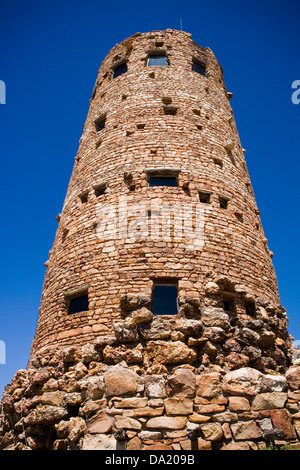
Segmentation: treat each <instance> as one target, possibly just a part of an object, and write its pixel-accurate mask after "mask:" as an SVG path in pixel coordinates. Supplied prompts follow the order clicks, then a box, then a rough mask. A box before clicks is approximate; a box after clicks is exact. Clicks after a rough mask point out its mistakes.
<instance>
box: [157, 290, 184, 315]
mask: <svg viewBox="0 0 300 470" xmlns="http://www.w3.org/2000/svg"><path fill="white" fill-rule="evenodd" d="M152 313H153V315H177V313H178V304H177V285H176V284H160V283H159V284H154V287H153V296H152Z"/></svg>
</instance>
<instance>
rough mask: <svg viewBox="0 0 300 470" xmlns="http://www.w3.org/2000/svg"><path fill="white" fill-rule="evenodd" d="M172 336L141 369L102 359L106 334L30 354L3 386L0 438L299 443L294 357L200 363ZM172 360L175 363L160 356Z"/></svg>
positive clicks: (25, 441)
mask: <svg viewBox="0 0 300 470" xmlns="http://www.w3.org/2000/svg"><path fill="white" fill-rule="evenodd" d="M152 343H156V346H157V347H161V346H162V345H163V344H164V342H163V341H156V342H154V341H153V342H152ZM178 343H179V342H178V341H177V342H174V343H173V344H172V343H170V344H172V346H173V348H174V349H173V350H172V353H173V354H174V352H175V350H176V351H177V352H178V355H177V356H176V355H173V360H172V361H165V360H164V361H162V360H158V362H155V363H154V365H153V366H152V367H151V368H148V370H147V371H145V370H144V369H143V368H142V367H141V366H140V365H138V364H132V365H130V362H131V360H129V356H127V357H126V359H127V363H129V364H127V363H126V362H125V361H122V362H120V363H118V364H115V365H114V364H109V362H111V361H110V360H109V359H108V358H109V357H110V353H111V347H112V346H111V345H112V344H113V340H112V338H106V339H105V338H102V339H101V340H99V342H98V343H97V344H94V345H91V344H87V345H85V346H83V347H81V348H75V347H69V348H67V349H65V350H63V351H61V352H60V353H57V355H56V356H55V357H50V356H47V355H46V354H44V355H43V356H41V357H40V358H35V361H34V362H35V366H36V367H34V364H32V365H31V367H30V368H28V369H27V370H20V371H18V372H17V373H16V375H15V377H14V378H13V380H12V383H11V385H9V386H7V387H6V389H5V392H4V395H3V399H2V405H1V426H0V448H1V449H19V450H30V449H33V450H38V449H40V450H108V449H109V450H113V449H117V450H118V449H119V450H121V449H127V450H174V451H176V450H178V451H180V450H197V449H199V450H259V449H263V448H265V447H266V446H269V445H270V443H272V445H276V446H278V448H287V446H288V448H289V449H299V448H300V440H299V437H300V410H299V403H300V367H299V365H296V364H295V365H292V366H291V367H290V368H289V369H288V370H287V371H286V374H284V375H283V374H281V375H278V374H276V373H275V374H274V373H273V374H264V373H262V372H260V371H258V370H257V369H254V368H251V367H242V368H238V369H234V370H231V371H228V372H226V371H225V370H224V368H221V367H219V366H216V365H209V366H207V367H206V368H205V369H203V368H202V369H201V368H197V367H194V366H193V365H191V364H186V363H185V364H184V363H183V362H184V359H183V357H184V358H185V361H186V362H193V361H192V358H193V356H192V355H190V353H188V354H187V349H185V348H182V347H181V348H180V347H178ZM105 350H106V353H105ZM121 352H123V353H125V350H123V351H122V350H121V349H120V353H121ZM131 352H132V351H131ZM164 352H165V354H167V352H166V351H164ZM139 353H140V351H139V350H136V351H135V352H134V353H133V354H136V355H137V356H138V355H139ZM176 360H177V361H178V362H181V364H172V365H168V366H166V365H164V364H166V362H173V363H174V362H176ZM132 362H136V360H133V361H132Z"/></svg>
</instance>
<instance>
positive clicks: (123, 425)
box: [115, 416, 142, 431]
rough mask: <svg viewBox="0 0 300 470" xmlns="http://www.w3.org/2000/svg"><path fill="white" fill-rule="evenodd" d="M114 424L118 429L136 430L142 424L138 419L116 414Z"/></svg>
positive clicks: (138, 429)
mask: <svg viewBox="0 0 300 470" xmlns="http://www.w3.org/2000/svg"><path fill="white" fill-rule="evenodd" d="M115 426H116V428H120V429H134V430H136V431H140V430H141V429H142V425H141V423H140V422H139V421H137V420H136V419H133V418H128V417H125V416H116V417H115Z"/></svg>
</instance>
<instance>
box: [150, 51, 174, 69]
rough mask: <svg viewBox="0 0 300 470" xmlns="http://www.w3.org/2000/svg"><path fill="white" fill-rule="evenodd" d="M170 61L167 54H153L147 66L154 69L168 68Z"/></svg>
mask: <svg viewBox="0 0 300 470" xmlns="http://www.w3.org/2000/svg"><path fill="white" fill-rule="evenodd" d="M167 65H169V64H168V60H167V57H166V55H165V54H153V55H149V56H148V62H147V66H148V67H153V66H167Z"/></svg>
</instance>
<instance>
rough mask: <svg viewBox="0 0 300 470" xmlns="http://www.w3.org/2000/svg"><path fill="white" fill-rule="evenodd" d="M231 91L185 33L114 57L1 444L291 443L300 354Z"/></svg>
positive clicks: (93, 106)
mask: <svg viewBox="0 0 300 470" xmlns="http://www.w3.org/2000/svg"><path fill="white" fill-rule="evenodd" d="M230 98H231V93H228V92H227V91H226V87H225V84H224V80H223V72H222V68H221V66H220V65H219V63H218V61H217V60H216V58H215V56H214V54H213V53H212V51H211V50H210V49H209V48H205V49H203V48H202V47H200V46H199V45H198V44H196V43H195V42H194V41H193V40H192V39H191V35H190V34H188V33H186V32H182V31H175V30H166V31H154V32H151V33H145V34H140V33H138V34H135V35H133V36H132V37H130V38H129V39H127V40H124V41H123V42H121V43H120V44H118V45H116V46H115V47H114V48H113V49H112V50H111V51H110V52H109V54H108V55H107V57H106V58H105V59H104V61H103V63H102V65H101V67H100V69H99V72H98V76H97V80H96V84H95V87H94V91H93V94H92V98H91V100H90V107H89V112H88V116H87V119H86V123H85V126H84V130H83V134H82V137H81V139H80V144H79V149H78V153H77V155H76V158H75V164H74V169H73V174H72V177H71V180H70V184H69V188H68V191H67V195H66V199H65V202H64V205H63V209H62V212H61V214H59V216H58V217H57V220H58V222H59V225H58V229H57V233H56V237H55V241H54V245H53V248H52V249H51V251H50V253H49V260H48V261H47V262H46V263H45V265H46V267H47V272H46V275H45V282H44V288H43V294H42V299H41V307H40V315H39V321H38V325H37V329H36V334H35V337H34V341H33V344H32V350H31V355H30V360H29V365H28V369H27V370H26V371H19V372H18V373H17V374H16V376H15V377H14V379H13V381H12V384H11V385H10V386H9V387H7V389H6V391H5V393H4V397H3V401H2V403H3V405H2V410H3V413H4V416H3V423H4V424H3V427H2V434H3V438H2V442H4V444H2V447H8V448H9V447H13V446H15V447H17V448H22V446H23V447H30V448H45V449H46V448H50V449H61V448H66V449H69V448H71V449H72V448H82V449H89V448H97V449H103V448H116V446H119V448H120V446H121V447H122V448H128V449H140V448H141V449H149V448H152V449H153V448H157V449H160V448H161V449H174V450H179V449H190V448H199V449H201V448H222V447H226V446H227V447H228V446H229V447H230V446H231V447H233V448H258V447H259V446H260V445H261V444H262V442H264V440H265V441H266V440H268V439H267V438H266V435H265V433H266V431H268V432H269V437H270V435H271V437H272V436H273V437H272V439H273V440H274V439H275V437H280V438H281V439H284V440H285V442H287V441H290V442H292V444H293V445H297V444H296V442H297V434H296V430H295V426H296V424H297V423H294V424H292V418H291V415H290V412H289V411H288V409H286V408H285V404H286V402H287V400H288V393H287V387H288V386H291V387H292V388H291V389H292V390H294V392H293V393H294V395H295V394H296V395H297V392H295V390H296V389H297V388H298V384H297V385H296V386H295V383H296V382H297V380H298V375H297V374H298V369H297V366H293V367H292V368H290V366H291V361H292V352H293V351H292V347H291V345H292V341H291V337H290V336H289V334H288V331H287V316H286V313H285V310H284V309H283V307H282V306H281V305H280V300H279V293H278V288H277V281H276V275H275V272H274V268H273V264H272V260H271V258H272V253H271V252H270V250H269V249H268V246H267V239H266V237H265V235H264V232H263V228H262V225H261V221H260V217H259V210H258V208H257V205H256V201H255V197H254V194H253V189H252V186H251V182H250V178H249V174H248V171H247V166H246V161H245V156H244V154H245V150H244V149H243V148H242V146H241V143H240V140H239V136H238V132H237V129H236V125H235V120H234V116H233V112H232V109H231V106H230V102H229V100H230ZM287 371H288V373H287ZM295 371H296V372H295ZM286 374H287V375H286ZM288 377H292V378H290V380H288ZM290 383H292V385H291V384H290ZM16 390H17V391H18V392H16ZM278 390H279V392H278ZM266 394H268V399H267V398H266V397H264V399H265V402H266V400H267V401H268V400H269V401H268V403H267V405H266V407H265V408H266V409H268V410H271V411H269V414H268V416H267V417H266V415H263V414H262V413H261V419H262V418H264V419H265V420H264V421H263V424H261V425H260V424H259V423H258V420H257V419H256V420H255V419H254V417H255V416H254V415H255V413H256V414H257V413H258V410H262V409H263V408H264V407H263V406H262V405H261V404H259V403H262V402H263V398H261V400H260V402H259V398H257V397H261V395H266ZM275 395H276V396H275ZM241 396H242V397H241ZM12 397H13V398H12ZM297 397H298V395H297ZM292 399H293V400H294V401H293V404H295V403H297V406H298V402H297V400H298V398H297V399H296V397H295V396H293V398H292ZM255 400H256V403H255ZM272 400H273V401H272ZM276 400H277V401H276ZM257 402H259V403H258V404H257ZM265 402H264V403H265ZM275 402H276V404H275V405H274V403H275ZM20 403H22V409H23V414H22V416H23V418H22V423H21V424H22V426H23V428H24V429H25V432H23V434H22V429H23V428H20V422H19V424H18V420H17V422H16V424H14V428H13V426H12V419H11V415H12V411H11V407H12V406H14V408H15V411H14V413H15V414H16V413H17V412H18V410H19V411H20V406H21V405H20ZM253 403H254V405H253ZM295 406H296V405H295ZM16 409H17V411H16ZM246 412H248V421H249V422H247V427H245V420H247V417H246V416H245V413H246ZM275 412H276V413H275ZM242 413H244V416H243V418H242V420H240V418H239V414H242ZM272 413H273V415H272ZM220 415H222V416H223V417H220ZM9 416H10V419H8V417H9ZM217 416H219V418H217ZM266 419H267V420H269V421H268V428H267V429H264V426H265V427H266V426H267V425H266ZM276 420H277V421H276ZM281 422H282V423H285V425H286V422H289V424H290V426H287V425H286V427H287V428H288V429H286V428H285V429H284V430H282V429H281V427H280V425H279V424H280V423H281ZM8 423H9V424H8ZM261 423H262V422H261ZM278 423H279V424H278ZM18 426H19V428H20V429H19V428H18ZM243 426H244V427H243ZM282 427H283V426H282ZM278 428H279V430H280V431H281V433H279V431H278ZM26 429H27V435H26ZM37 429H39V431H37ZM276 432H277V434H276ZM272 433H273V434H272ZM274 436H275V437H274ZM272 439H271V438H270V439H269V440H272ZM117 443H119V444H117ZM195 443H196V444H195ZM195 446H196V447H195Z"/></svg>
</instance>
